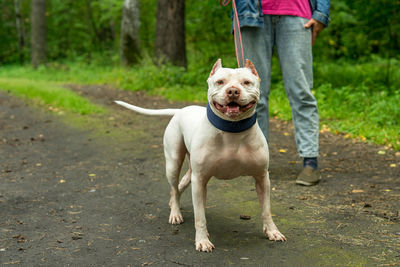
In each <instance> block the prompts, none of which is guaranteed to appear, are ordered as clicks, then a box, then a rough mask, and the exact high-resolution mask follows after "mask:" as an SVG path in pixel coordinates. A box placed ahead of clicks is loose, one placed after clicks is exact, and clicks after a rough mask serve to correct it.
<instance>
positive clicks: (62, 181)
mask: <svg viewBox="0 0 400 267" xmlns="http://www.w3.org/2000/svg"><path fill="white" fill-rule="evenodd" d="M65 182H66V181H65V180H64V179H61V180H60V181H59V182H58V183H60V184H63V183H65Z"/></svg>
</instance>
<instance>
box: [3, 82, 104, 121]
mask: <svg viewBox="0 0 400 267" xmlns="http://www.w3.org/2000/svg"><path fill="white" fill-rule="evenodd" d="M0 90H4V91H8V92H10V93H12V94H14V95H16V96H19V97H24V98H28V99H31V100H33V101H34V102H35V103H36V104H39V105H42V106H47V107H48V108H50V109H53V110H62V111H68V112H73V113H79V114H81V115H86V114H95V113H103V112H105V109H103V108H101V107H99V106H96V105H94V104H92V103H91V102H90V101H89V100H87V99H85V98H83V97H81V96H79V95H77V94H76V93H74V92H72V91H70V90H68V89H66V88H63V87H60V86H57V85H53V84H51V83H48V82H45V81H32V80H27V79H16V78H1V77H0Z"/></svg>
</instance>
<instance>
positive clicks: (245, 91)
mask: <svg viewBox="0 0 400 267" xmlns="http://www.w3.org/2000/svg"><path fill="white" fill-rule="evenodd" d="M207 82H208V102H209V105H210V107H211V109H212V111H213V112H214V113H215V114H216V115H217V116H218V117H220V118H222V119H225V120H229V121H239V120H243V119H246V118H248V117H251V116H252V115H253V114H254V112H255V108H256V104H257V102H258V100H259V98H260V78H259V76H258V74H257V71H256V68H255V67H254V65H253V63H251V61H250V60H246V65H245V67H244V68H237V69H230V68H223V67H222V64H221V59H218V60H217V62H216V63H215V65H214V67H213V68H212V70H211V73H210V77H209V78H208V80H207Z"/></svg>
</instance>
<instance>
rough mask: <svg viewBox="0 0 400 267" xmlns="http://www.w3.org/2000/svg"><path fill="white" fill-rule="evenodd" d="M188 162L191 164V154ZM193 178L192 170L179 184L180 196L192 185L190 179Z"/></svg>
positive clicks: (190, 169)
mask: <svg viewBox="0 0 400 267" xmlns="http://www.w3.org/2000/svg"><path fill="white" fill-rule="evenodd" d="M188 161H189V162H190V159H189V154H188ZM191 178H192V168H190V166H189V169H188V170H187V172H186V174H185V175H184V176H183V177H182V179H181V181H180V182H179V185H178V189H179V194H182V193H183V191H185V189H186V188H187V187H188V185H189V184H190V179H191Z"/></svg>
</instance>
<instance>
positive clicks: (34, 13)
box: [31, 0, 47, 68]
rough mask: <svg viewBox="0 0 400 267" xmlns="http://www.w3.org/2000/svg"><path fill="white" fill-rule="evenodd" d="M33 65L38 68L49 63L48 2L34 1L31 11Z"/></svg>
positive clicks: (43, 0)
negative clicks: (47, 46) (47, 44)
mask: <svg viewBox="0 0 400 267" xmlns="http://www.w3.org/2000/svg"><path fill="white" fill-rule="evenodd" d="M31 33H32V37H31V40H32V65H33V67H34V68H37V67H38V66H39V65H40V64H44V63H46V61H47V54H46V0H32V9H31Z"/></svg>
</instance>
